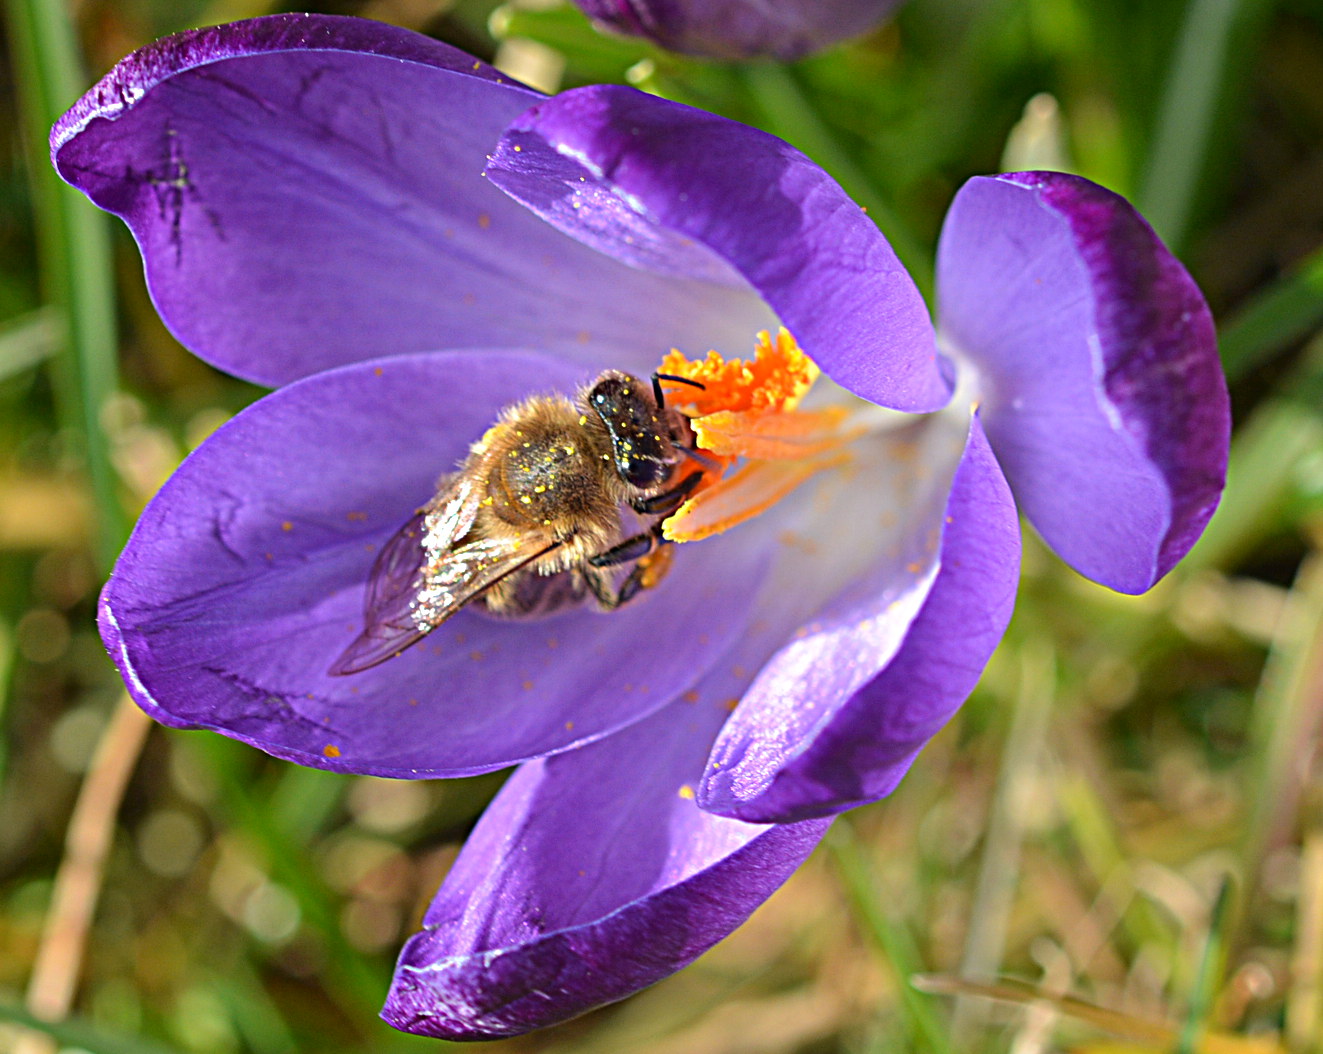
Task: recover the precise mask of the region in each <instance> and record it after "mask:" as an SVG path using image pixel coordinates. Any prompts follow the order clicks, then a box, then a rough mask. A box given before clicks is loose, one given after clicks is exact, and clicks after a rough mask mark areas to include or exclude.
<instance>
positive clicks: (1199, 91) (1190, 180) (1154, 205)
mask: <svg viewBox="0 0 1323 1054" xmlns="http://www.w3.org/2000/svg"><path fill="white" fill-rule="evenodd" d="M1262 2H1263V0H1189V6H1188V7H1187V8H1186V11H1185V22H1184V25H1182V27H1181V32H1180V36H1179V38H1178V39H1177V42H1176V52H1175V54H1174V55H1173V56H1172V61H1171V69H1170V73H1169V75H1168V77H1167V81H1166V83H1165V85H1164V86H1163V90H1162V99H1161V101H1160V103H1159V106H1158V118H1157V123H1156V125H1155V126H1154V129H1153V136H1152V147H1151V150H1150V153H1149V163H1148V167H1147V169H1146V170H1145V172H1144V175H1143V179H1142V181H1141V184H1140V193H1139V203H1140V211H1141V212H1143V213H1144V215H1145V216H1146V217H1147V218H1148V221H1149V222H1150V223H1151V224H1153V227H1154V229H1155V230H1156V231H1157V232H1158V234H1160V235H1161V236H1162V238H1163V239H1164V240H1165V241H1166V243H1167V244H1168V245H1169V246H1170V247H1171V248H1172V250H1173V251H1174V252H1177V253H1179V252H1180V250H1181V247H1182V245H1183V244H1184V242H1185V237H1186V235H1187V234H1188V232H1189V227H1190V220H1191V216H1192V211H1193V206H1194V201H1195V198H1196V195H1197V193H1198V190H1199V185H1200V181H1201V179H1202V177H1203V174H1204V170H1205V164H1206V160H1207V154H1208V149H1209V145H1210V142H1211V140H1212V133H1213V124H1214V117H1215V116H1216V113H1217V108H1218V105H1219V103H1220V102H1221V100H1222V98H1223V93H1224V92H1225V90H1226V88H1227V83H1228V79H1229V78H1228V76H1227V68H1228V66H1229V65H1230V63H1231V58H1232V54H1233V51H1232V42H1233V40H1234V41H1235V46H1236V48H1238V49H1244V48H1245V47H1247V46H1249V42H1248V41H1247V39H1246V37H1247V33H1246V30H1247V27H1248V25H1249V23H1250V21H1251V16H1252V15H1253V14H1256V13H1257V9H1258V7H1259V5H1260V4H1261V3H1262Z"/></svg>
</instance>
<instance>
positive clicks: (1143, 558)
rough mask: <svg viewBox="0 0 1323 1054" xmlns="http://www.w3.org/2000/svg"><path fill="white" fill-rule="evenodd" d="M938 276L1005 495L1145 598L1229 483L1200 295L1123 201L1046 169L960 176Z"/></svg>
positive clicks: (1073, 554)
mask: <svg viewBox="0 0 1323 1054" xmlns="http://www.w3.org/2000/svg"><path fill="white" fill-rule="evenodd" d="M937 271H938V282H937V284H938V294H939V303H940V317H941V331H942V337H943V340H944V341H945V342H946V343H948V344H949V345H950V347H951V348H952V350H953V352H954V353H955V354H957V355H958V356H960V357H963V358H964V359H965V360H966V361H968V362H972V363H973V364H974V366H975V368H976V369H977V370H978V371H979V374H980V382H981V387H982V391H983V395H984V401H983V407H984V421H985V424H986V427H987V430H988V438H989V440H990V441H991V443H992V446H993V449H994V450H996V452H997V457H998V459H999V460H1000V461H1001V463H1002V465H1003V466H1004V468H1005V469H1006V475H1007V478H1008V479H1009V480H1010V483H1011V487H1012V489H1013V490H1014V492H1015V496H1016V499H1017V501H1019V503H1020V505H1021V507H1022V508H1023V509H1024V511H1025V513H1026V514H1027V515H1028V517H1029V519H1030V520H1031V522H1032V523H1033V525H1034V526H1035V527H1036V528H1037V529H1038V530H1039V532H1040V533H1041V534H1042V535H1043V537H1044V539H1045V540H1046V541H1047V543H1048V544H1049V545H1051V546H1052V548H1053V549H1055V550H1056V551H1057V552H1058V553H1059V554H1060V555H1061V557H1062V558H1063V559H1064V560H1066V561H1067V562H1068V563H1069V564H1071V566H1073V567H1074V568H1076V570H1078V571H1080V572H1081V573H1082V574H1085V575H1087V576H1088V577H1090V578H1092V579H1094V580H1096V581H1098V582H1101V583H1103V584H1104V585H1108V586H1111V587H1112V588H1113V589H1117V590H1120V591H1122V592H1126V593H1140V592H1143V591H1144V590H1145V589H1147V588H1149V586H1151V585H1152V584H1153V583H1154V582H1156V581H1157V580H1158V579H1159V578H1161V577H1162V576H1163V575H1164V574H1166V573H1167V571H1169V570H1170V569H1171V568H1172V566H1173V565H1174V564H1175V563H1176V562H1177V561H1178V560H1179V559H1180V558H1181V557H1182V556H1183V555H1184V554H1185V552H1186V551H1187V550H1188V549H1189V548H1190V546H1191V545H1193V544H1194V541H1195V540H1196V539H1197V538H1198V537H1199V534H1200V533H1201V532H1202V530H1203V528H1204V525H1205V524H1206V523H1207V522H1208V518H1209V517H1210V516H1211V515H1212V513H1213V510H1214V508H1216V506H1217V502H1218V499H1219V497H1220V495H1221V491H1222V486H1223V483H1224V480H1225V471H1226V459H1227V447H1228V442H1229V432H1230V416H1229V410H1228V401H1227V390H1226V381H1225V379H1224V378H1223V376H1222V370H1221V366H1220V364H1219V361H1218V357H1217V345H1216V337H1215V334H1214V330H1213V321H1212V318H1211V316H1210V314H1209V311H1208V307H1207V305H1206V304H1205V303H1204V300H1203V297H1202V295H1201V294H1200V292H1199V290H1198V288H1197V287H1196V286H1195V284H1194V282H1193V281H1192V280H1191V279H1190V277H1189V275H1188V274H1187V273H1186V271H1185V269H1184V268H1183V267H1182V266H1181V264H1180V263H1179V262H1178V261H1177V260H1176V259H1175V257H1173V256H1172V255H1171V254H1170V253H1169V252H1168V251H1167V250H1166V248H1165V247H1164V246H1163V245H1162V242H1161V241H1160V240H1159V239H1158V237H1157V235H1155V234H1154V233H1153V230H1152V228H1150V227H1149V226H1148V224H1147V223H1145V222H1144V220H1143V219H1142V218H1141V217H1140V216H1139V215H1138V214H1137V213H1136V212H1135V211H1134V210H1133V209H1132V208H1131V207H1130V205H1128V204H1127V203H1126V201H1125V200H1124V199H1123V198H1120V197H1118V196H1117V195H1115V194H1112V193H1111V192H1109V191H1106V190H1103V189H1102V188H1101V187H1098V186H1096V185H1094V184H1092V183H1090V182H1088V181H1087V180H1084V179H1080V178H1078V177H1076V176H1068V175H1062V174H1060V173H1049V172H1025V173H1018V174H1012V175H1006V176H998V177H995V178H992V177H989V178H978V179H973V180H970V181H969V182H968V183H967V184H965V186H964V187H963V188H962V189H961V191H960V193H959V194H957V195H956V199H955V202H954V203H953V205H952V207H951V211H950V213H949V214H948V215H947V219H946V225H945V227H944V228H943V231H942V237H941V244H940V247H939V251H938V267H937Z"/></svg>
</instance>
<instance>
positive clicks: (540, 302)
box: [52, 15, 770, 384]
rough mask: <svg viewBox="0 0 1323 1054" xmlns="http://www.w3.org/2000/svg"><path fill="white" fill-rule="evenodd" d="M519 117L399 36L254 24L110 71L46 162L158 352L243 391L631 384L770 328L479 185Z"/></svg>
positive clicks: (702, 287) (174, 43)
mask: <svg viewBox="0 0 1323 1054" xmlns="http://www.w3.org/2000/svg"><path fill="white" fill-rule="evenodd" d="M539 98H541V96H540V95H539V94H538V93H536V92H533V91H532V90H530V89H528V88H525V87H523V86H522V85H518V84H514V83H512V82H510V81H509V79H508V78H505V77H504V76H502V75H501V74H499V73H498V72H497V71H495V70H493V69H491V68H490V67H488V66H485V65H484V64H482V63H480V62H477V61H475V60H474V59H473V58H472V57H471V56H468V55H465V54H464V53H463V52H460V51H456V50H455V49H454V48H450V47H448V46H446V45H444V44H441V43H438V42H436V41H433V40H430V39H428V38H426V37H422V36H419V35H417V34H414V33H410V32H408V31H405V30H402V29H397V28H394V27H391V26H385V25H382V24H380V23H376V22H369V21H365V20H362V19H349V18H336V17H331V16H321V15H273V16H271V17H269V18H259V19H254V20H253V21H250V22H240V23H236V24H234V25H229V26H220V27H215V28H211V29H203V30H198V31H196V32H191V33H184V34H181V35H179V36H177V37H172V38H170V39H168V40H164V41H161V42H160V43H157V44H154V45H152V46H151V47H148V48H145V49H143V50H142V51H139V52H136V53H135V54H133V55H131V56H129V57H128V58H127V59H125V60H124V61H123V62H121V63H120V64H119V66H117V67H116V68H115V69H114V70H112V71H111V73H110V74H108V75H107V77H106V78H105V79H104V80H102V82H101V83H100V84H98V85H97V86H96V87H95V88H93V89H92V91H91V92H89V93H88V94H87V95H86V96H85V97H84V98H83V99H82V100H80V101H79V102H78V104H77V105H75V106H74V108H73V109H72V110H71V111H70V112H69V113H68V114H67V115H66V116H65V117H64V118H63V119H62V120H61V121H60V122H59V124H57V125H56V127H55V130H54V132H53V134H52V156H53V159H54V161H55V164H56V166H57V168H58V169H59V171H60V174H61V175H62V176H63V177H64V178H65V179H67V180H69V181H70V182H71V183H73V184H74V185H75V186H76V187H78V188H79V189H81V190H83V191H84V192H85V193H86V194H87V195H88V196H89V197H90V198H91V199H92V200H93V201H95V202H96V203H97V204H98V205H100V206H101V207H103V208H105V209H108V210H110V211H112V212H115V213H117V214H118V215H120V216H122V217H123V218H124V219H125V221H126V222H127V223H128V224H129V226H130V227H131V228H132V230H133V233H134V236H135V237H136V238H137V240H138V244H139V247H140V248H141V249H142V253H143V257H144V260H145V264H146V270H147V281H148V286H149V289H150V291H151V294H152V297H153V299H154V300H155V302H156V305H157V308H158V310H159V311H160V313H161V316H162V318H164V319H165V321H166V324H167V325H168V326H169V327H170V328H171V330H172V331H173V332H174V333H175V335H176V336H178V337H179V339H180V340H181V341H183V343H184V344H185V345H187V346H188V347H189V348H191V349H192V350H193V351H195V352H197V353H198V354H199V355H201V356H202V357H204V358H206V359H207V360H208V361H210V362H213V363H215V364H216V365H219V366H221V367H223V368H224V369H227V370H229V371H231V372H233V373H236V374H238V375H240V376H243V377H247V378H249V379H252V380H256V381H259V382H263V383H269V384H279V383H283V382H285V381H288V380H291V379H293V378H296V377H300V376H305V375H307V374H309V373H312V372H316V371H317V370H321V369H327V368H330V367H333V366H336V365H340V364H343V363H348V362H357V361H362V360H365V359H369V358H373V357H376V356H381V355H388V354H397V353H403V352H412V351H431V350H445V349H453V348H471V347H526V348H536V349H538V350H542V351H547V352H553V353H556V354H558V355H560V356H561V357H563V358H568V359H571V360H572V361H576V362H580V363H584V364H586V365H590V366H592V367H593V368H600V367H602V366H603V365H605V364H610V365H613V366H620V367H623V368H626V369H630V368H632V369H638V370H644V369H650V368H651V367H652V364H653V363H655V362H656V361H657V359H658V358H659V357H660V356H661V354H663V353H664V352H665V351H666V350H667V349H668V348H670V347H672V346H687V345H690V344H693V343H703V342H707V343H703V346H704V348H706V347H707V346H709V344H712V343H716V344H720V343H722V342H726V341H730V342H731V343H732V345H733V346H738V347H740V348H741V349H742V348H743V347H744V346H746V345H747V344H748V342H749V340H750V339H751V335H752V333H753V332H755V331H756V330H757V329H758V328H760V327H761V326H765V325H766V324H767V323H768V321H770V314H769V312H768V311H767V309H766V308H765V307H764V306H763V305H761V304H760V303H759V302H758V301H757V299H756V298H755V297H754V296H753V295H752V294H749V293H743V292H740V291H737V290H732V289H721V288H713V287H712V286H710V285H708V284H706V283H696V282H690V281H684V280H679V279H672V278H664V277H661V276H658V275H655V274H648V273H644V272H640V271H637V270H634V269H631V268H628V267H625V266H622V265H621V264H619V263H617V262H616V261H614V260H612V259H610V258H609V257H605V256H602V255H600V254H597V253H594V252H592V251H590V250H589V249H586V248H585V247H584V246H582V245H580V244H578V243H577V242H575V241H574V240H573V239H570V238H566V237H564V236H563V235H561V234H559V233H558V232H557V231H555V230H554V229H553V228H551V227H549V226H548V225H546V224H545V223H543V222H541V221H540V220H539V219H538V218H537V217H536V216H534V215H532V214H530V213H529V212H528V211H527V210H526V209H523V208H521V207H520V206H519V205H517V204H516V203H515V202H513V201H511V200H510V199H509V198H508V197H507V196H506V195H505V194H502V193H500V192H499V191H497V190H495V189H494V188H492V187H491V186H489V185H488V183H487V180H486V179H484V178H483V177H482V169H483V166H484V164H485V163H486V156H487V154H488V153H489V152H490V151H491V149H492V148H493V147H494V145H495V143H496V141H497V139H498V137H499V136H500V133H501V131H502V129H503V128H504V127H505V125H506V124H507V123H508V122H509V121H510V120H511V119H513V118H514V117H515V116H517V115H518V114H519V113H520V112H522V111H523V110H524V109H526V108H527V107H528V106H529V105H530V104H531V103H533V102H535V101H536V100H537V99H539ZM604 290H609V291H610V295H604Z"/></svg>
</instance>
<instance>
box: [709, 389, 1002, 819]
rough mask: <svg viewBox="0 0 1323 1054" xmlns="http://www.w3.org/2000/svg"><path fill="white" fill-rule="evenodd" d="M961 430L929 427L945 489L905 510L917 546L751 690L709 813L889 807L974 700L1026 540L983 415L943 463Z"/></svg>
mask: <svg viewBox="0 0 1323 1054" xmlns="http://www.w3.org/2000/svg"><path fill="white" fill-rule="evenodd" d="M955 422H956V417H955V411H954V407H953V408H951V409H949V410H947V411H944V412H943V413H942V414H940V415H936V416H935V417H933V418H930V419H929V420H928V423H927V426H926V431H927V432H928V433H929V435H928V436H927V440H928V443H929V444H930V445H929V448H928V450H927V451H926V453H927V454H928V457H929V458H930V459H931V460H930V463H931V464H932V466H933V469H932V471H933V475H934V476H935V477H937V479H938V481H939V484H940V485H936V486H931V487H927V488H924V489H923V490H921V491H920V494H921V495H922V496H923V497H924V499H925V500H924V501H923V502H922V503H920V504H919V506H918V508H917V509H915V508H910V507H906V506H901V508H902V509H904V510H905V511H904V512H903V513H902V515H906V516H908V517H909V518H910V523H909V528H910V529H909V530H908V531H907V532H906V536H907V539H908V546H907V547H906V548H893V549H888V550H887V551H885V552H883V553H882V554H880V556H879V558H878V559H876V560H875V561H874V562H873V564H872V566H871V567H869V568H868V570H867V571H866V572H865V573H863V574H861V575H860V576H859V578H858V579H857V580H856V581H855V582H854V583H853V585H852V586H851V587H850V588H849V589H847V590H846V591H844V592H843V593H842V594H841V595H839V596H837V597H836V598H835V599H834V600H833V601H831V602H830V603H829V604H828V605H826V606H825V607H824V608H823V609H822V610H821V611H819V612H818V613H817V614H816V615H815V617H814V618H813V620H812V621H811V622H809V623H808V624H806V625H803V626H801V628H800V629H799V630H798V631H797V632H796V633H795V634H794V635H793V637H792V639H791V640H790V641H789V642H788V643H786V644H784V645H783V646H781V647H780V648H779V649H778V650H777V651H776V653H775V654H774V655H772V656H771V657H770V659H769V660H768V661H767V662H766V663H765V664H764V665H763V667H762V669H761V670H760V671H759V672H758V674H757V676H756V677H754V679H753V682H752V684H751V685H750V686H749V688H748V689H747V691H745V692H744V693H743V698H742V699H741V701H740V703H739V706H738V707H737V708H736V710H735V713H734V714H733V715H732V717H731V720H730V721H729V722H728V723H727V724H726V726H725V728H723V729H722V732H721V735H720V737H719V738H718V740H717V743H716V746H715V747H713V750H712V755H711V758H710V760H709V764H708V769H707V771H706V773H705V774H704V777H703V783H702V787H701V789H700V792H699V802H700V804H702V806H703V807H704V808H705V809H710V810H712V811H714V812H717V813H720V814H722V815H726V816H738V817H740V818H741V819H745V820H750V821H754V822H786V821H791V820H800V819H804V818H806V817H810V816H822V815H827V814H832V813H836V812H841V811H843V810H845V809H848V808H852V807H853V806H856V805H860V804H863V803H864V802H868V801H873V800H875V799H877V798H880V797H882V796H884V795H886V794H889V793H890V792H891V791H892V790H893V789H894V788H895V786H896V784H897V783H899V782H900V779H901V777H902V776H903V775H904V774H905V772H906V771H907V770H908V768H909V766H910V763H911V762H912V761H913V760H914V757H915V755H916V754H917V753H918V751H919V750H920V749H921V748H922V747H923V745H924V744H925V743H927V742H928V740H929V739H931V738H932V737H933V736H934V735H935V734H936V733H937V731H938V730H939V729H940V728H941V727H942V726H943V725H944V724H946V722H947V721H948V720H949V719H950V718H951V716H952V714H954V713H955V711H956V709H957V708H958V707H959V706H960V704H961V703H962V702H964V700H965V698H966V697H967V696H968V695H969V693H970V692H971V691H972V690H973V688H974V685H975V683H976V682H977V681H978V678H979V675H980V674H981V673H982V670H983V667H984V665H985V664H986V663H987V661H988V659H989V658H990V657H991V655H992V652H993V650H994V649H995V648H996V646H997V643H998V641H1000V640H1001V636H1002V633H1003V632H1004V631H1005V629H1006V625H1007V623H1008V622H1009V620H1010V616H1011V610H1012V608H1013V606H1014V600H1015V588H1016V583H1017V579H1018V577H1019V556H1020V531H1019V522H1018V519H1017V517H1016V512H1015V505H1014V502H1013V501H1012V499H1011V496H1010V491H1009V489H1008V488H1007V486H1006V481H1005V480H1004V479H1003V477H1002V474H1001V470H1000V469H999V468H998V466H997V462H996V459H995V458H994V457H993V456H992V452H991V450H990V448H989V446H988V443H987V440H986V438H985V437H984V435H983V431H982V428H981V427H980V425H979V420H978V417H977V416H975V417H974V418H972V420H969V419H967V420H966V422H965V428H966V430H967V442H966V445H965V448H964V453H963V456H961V457H960V459H959V464H958V467H954V466H950V465H949V462H947V464H946V465H943V461H942V459H941V455H940V451H941V449H942V447H941V443H942V441H943V438H944V437H945V438H949V435H950V432H951V430H952V426H953V425H954V424H955ZM957 438H958V437H957ZM947 445H948V446H949V443H947ZM956 449H957V450H958V449H959V443H958V441H957V444H956ZM952 467H954V478H953V479H952V476H951V468H952ZM948 480H951V482H950V487H949V496H948V490H947V487H946V486H945V483H946V481H948ZM870 486H871V487H872V488H873V492H874V494H876V492H877V491H881V490H883V488H882V487H880V486H879V485H878V483H877V481H870ZM934 498H937V499H939V500H938V501H937V503H936V505H935V507H933V499H934ZM942 499H944V500H942ZM851 526H852V527H853V528H854V529H855V530H859V529H860V528H861V527H862V526H863V525H862V524H858V523H856V524H853V525H851ZM723 666H724V664H723ZM732 672H738V671H732ZM721 675H722V674H721V672H720V671H719V670H714V673H713V674H712V675H710V677H709V680H712V679H714V678H716V677H719V676H721Z"/></svg>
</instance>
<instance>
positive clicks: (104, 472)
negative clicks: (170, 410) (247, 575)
mask: <svg viewBox="0 0 1323 1054" xmlns="http://www.w3.org/2000/svg"><path fill="white" fill-rule="evenodd" d="M5 11H6V13H7V14H8V25H9V32H10V45H11V50H12V54H13V59H14V66H15V69H16V71H17V73H18V83H19V89H20V91H19V94H20V102H21V104H22V113H23V121H24V142H25V147H26V153H27V157H28V162H29V170H30V174H31V181H32V191H33V203H34V207H35V210H36V218H37V230H38V240H39V256H40V265H41V275H42V284H43V287H44V291H45V296H46V298H47V300H49V301H50V302H51V303H52V304H53V305H55V307H56V308H57V309H58V310H59V311H60V313H61V315H62V316H63V322H64V325H65V327H66V328H65V332H66V333H67V335H68V339H67V345H68V349H67V350H68V352H69V354H68V355H67V356H66V358H65V361H64V363H63V364H62V368H61V370H60V371H59V378H58V379H59V383H60V387H61V396H62V397H61V400H60V401H61V407H60V411H61V416H62V417H63V421H62V422H61V423H62V425H63V426H64V427H65V428H66V429H68V430H69V431H70V432H71V433H72V434H75V435H80V436H81V437H82V439H83V443H84V453H85V458H86V463H87V472H88V476H89V479H90V482H91V485H92V492H93V498H94V500H95V503H96V510H97V525H98V532H97V557H98V562H99V564H100V566H101V568H102V570H103V571H104V570H109V568H110V566H111V564H112V563H114V559H115V555H116V554H117V553H118V552H119V549H120V546H121V545H122V543H123V541H124V538H125V537H126V536H127V534H128V527H127V521H126V519H125V516H124V512H123V510H122V508H121V506H120V503H119V500H118V498H117V495H116V487H115V473H114V469H113V468H112V466H111V462H110V452H109V448H108V443H107V439H106V435H105V432H104V430H103V428H102V425H101V412H102V409H103V407H104V406H105V404H106V401H107V400H108V399H109V398H110V396H111V395H112V394H113V393H114V391H115V387H116V383H117V381H116V372H117V363H116V356H117V342H116V335H115V334H116V326H115V294H114V272H113V267H112V260H111V250H110V233H109V226H108V222H107V218H106V216H105V215H104V214H103V213H102V212H100V211H99V210H98V209H96V208H95V207H94V206H92V205H91V204H90V203H89V202H88V201H87V200H86V199H85V198H84V197H83V196H82V195H81V194H79V193H78V192H77V191H76V190H74V189H73V188H72V187H69V186H66V185H65V184H64V183H62V182H61V181H60V180H59V178H58V177H57V176H56V175H55V171H54V169H52V168H51V165H50V161H49V153H50V151H49V147H48V146H47V135H48V133H49V130H50V126H51V125H52V124H53V123H54V121H55V120H56V119H57V118H58V117H59V116H60V114H61V113H63V112H64V110H65V109H66V108H67V107H69V106H70V105H72V103H73V102H74V101H75V100H76V99H77V98H78V96H79V94H81V92H82V91H83V90H84V89H85V88H86V87H87V77H86V76H85V75H84V73H83V72H82V69H81V61H80V59H79V53H78V46H77V42H76V40H75V38H74V32H73V26H72V24H71V22H70V19H69V12H68V9H67V7H66V5H65V4H64V3H62V2H54V0H6V3H5Z"/></svg>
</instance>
